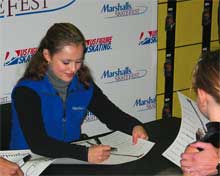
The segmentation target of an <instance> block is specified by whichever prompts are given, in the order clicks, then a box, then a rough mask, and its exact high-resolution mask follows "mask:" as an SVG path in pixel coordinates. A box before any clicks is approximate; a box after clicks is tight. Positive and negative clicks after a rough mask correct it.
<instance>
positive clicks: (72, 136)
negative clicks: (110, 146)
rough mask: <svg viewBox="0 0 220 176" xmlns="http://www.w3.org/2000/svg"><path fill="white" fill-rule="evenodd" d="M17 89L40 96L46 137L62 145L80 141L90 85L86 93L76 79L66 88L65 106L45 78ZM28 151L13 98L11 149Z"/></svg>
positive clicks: (27, 81)
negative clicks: (25, 88)
mask: <svg viewBox="0 0 220 176" xmlns="http://www.w3.org/2000/svg"><path fill="white" fill-rule="evenodd" d="M20 86H25V87H28V88H30V89H32V90H34V91H35V92H36V93H37V94H38V95H39V97H40V99H41V114H42V118H43V123H44V128H45V129H46V132H47V135H48V136H50V137H52V138H55V139H57V140H60V141H63V142H70V141H74V140H78V139H79V137H80V133H81V123H82V121H83V118H84V117H85V115H86V112H87V107H88V104H89V102H90V100H91V98H92V95H93V85H91V86H90V88H89V89H85V88H84V86H83V85H82V84H81V83H80V82H79V80H78V78H77V77H76V76H75V77H74V78H73V80H72V82H71V83H70V85H69V87H68V90H67V98H66V101H65V102H64V103H63V101H62V99H61V97H60V96H58V94H57V91H56V90H55V89H54V87H53V86H52V84H51V83H50V82H49V80H48V77H47V76H45V78H44V79H43V80H39V81H33V80H23V81H21V82H19V83H18V84H17V85H16V87H20ZM16 87H15V88H16ZM15 88H14V89H15ZM13 92H14V90H13V91H12V95H13ZM12 97H13V96H12ZM29 103H31V102H29ZM33 108H34V107H33ZM28 118H31V117H28ZM28 148H29V146H28V144H27V142H26V140H25V138H24V135H23V132H22V130H21V127H20V124H19V120H18V115H17V112H16V110H15V106H14V100H13V98H12V128H11V141H10V149H12V150H16V149H28Z"/></svg>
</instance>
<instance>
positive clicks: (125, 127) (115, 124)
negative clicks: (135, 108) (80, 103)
mask: <svg viewBox="0 0 220 176" xmlns="http://www.w3.org/2000/svg"><path fill="white" fill-rule="evenodd" d="M88 110H89V111H91V112H92V113H93V114H94V115H95V116H97V117H98V118H99V120H100V121H101V122H103V123H105V124H106V125H107V127H108V128H110V129H112V130H119V131H123V132H125V133H128V134H132V131H133V129H134V127H135V126H142V123H141V122H140V121H139V120H137V119H136V118H134V117H132V116H130V115H128V114H127V113H125V112H123V111H122V110H121V109H119V108H118V107H117V106H116V105H114V104H113V103H112V102H111V101H110V100H109V99H108V97H107V96H106V95H104V94H103V92H102V91H101V89H100V88H99V87H98V86H97V85H96V84H94V94H93V97H92V100H91V102H90V104H89V106H88Z"/></svg>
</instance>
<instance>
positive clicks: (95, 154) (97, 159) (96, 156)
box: [88, 145, 111, 164]
mask: <svg viewBox="0 0 220 176" xmlns="http://www.w3.org/2000/svg"><path fill="white" fill-rule="evenodd" d="M110 149H111V147H110V146H109V145H93V146H92V147H90V148H89V151H88V162H89V163H93V164H97V163H101V162H103V161H105V160H107V159H108V158H109V156H110Z"/></svg>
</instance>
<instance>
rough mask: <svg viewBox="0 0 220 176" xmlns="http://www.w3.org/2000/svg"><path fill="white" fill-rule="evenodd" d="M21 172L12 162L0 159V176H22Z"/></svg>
mask: <svg viewBox="0 0 220 176" xmlns="http://www.w3.org/2000/svg"><path fill="white" fill-rule="evenodd" d="M23 175H24V174H23V172H22V170H21V169H20V168H19V166H18V165H17V164H15V163H13V162H10V161H8V160H6V159H4V158H0V176H23Z"/></svg>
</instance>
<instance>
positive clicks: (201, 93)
mask: <svg viewBox="0 0 220 176" xmlns="http://www.w3.org/2000/svg"><path fill="white" fill-rule="evenodd" d="M197 94H198V99H199V102H200V103H201V105H202V106H204V105H206V103H207V92H206V91H204V90H203V89H200V88H198V89H197Z"/></svg>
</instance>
